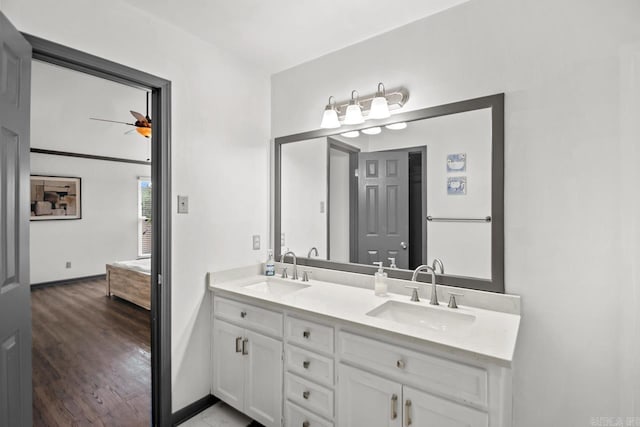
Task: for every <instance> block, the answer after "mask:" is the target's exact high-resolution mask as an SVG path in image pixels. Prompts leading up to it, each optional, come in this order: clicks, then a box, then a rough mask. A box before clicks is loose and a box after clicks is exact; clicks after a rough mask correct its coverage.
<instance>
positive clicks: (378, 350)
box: [338, 332, 488, 408]
mask: <svg viewBox="0 0 640 427" xmlns="http://www.w3.org/2000/svg"><path fill="white" fill-rule="evenodd" d="M338 345H339V352H340V357H341V359H342V360H343V361H349V362H350V363H351V364H354V365H358V366H361V367H363V368H365V369H369V370H374V371H378V372H380V373H382V374H386V375H388V376H390V377H392V378H394V379H396V380H398V381H400V382H402V383H403V384H413V385H415V386H416V387H418V388H420V389H423V390H426V391H430V392H433V393H435V394H439V395H444V396H448V397H452V398H454V399H457V400H462V401H463V402H466V403H472V404H476V405H479V406H482V407H485V408H486V407H487V381H488V379H487V371H486V370H484V369H481V368H477V367H474V366H469V365H464V364H461V363H457V362H452V361H449V360H445V359H441V358H439V357H435V356H431V355H428V354H424V353H419V352H416V351H413V350H408V349H405V348H402V347H398V346H395V345H391V344H387V343H384V342H380V341H376V340H373V339H371V338H366V337H362V336H360V335H355V334H351V333H349V332H340V335H339V337H338Z"/></svg>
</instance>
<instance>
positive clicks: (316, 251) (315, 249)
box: [307, 246, 320, 258]
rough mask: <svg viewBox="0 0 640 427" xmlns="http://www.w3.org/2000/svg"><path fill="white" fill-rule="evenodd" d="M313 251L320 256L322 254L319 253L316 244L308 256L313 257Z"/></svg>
mask: <svg viewBox="0 0 640 427" xmlns="http://www.w3.org/2000/svg"><path fill="white" fill-rule="evenodd" d="M313 252H315V253H316V256H320V254H319V253H318V248H316V247H315V246H314V247H312V248H311V249H309V253H308V254H307V258H311V255H312V254H313Z"/></svg>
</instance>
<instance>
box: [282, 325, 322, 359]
mask: <svg viewBox="0 0 640 427" xmlns="http://www.w3.org/2000/svg"><path fill="white" fill-rule="evenodd" d="M285 335H286V337H287V340H288V341H290V342H294V343H297V344H300V345H302V346H303V347H308V348H312V349H314V350H318V351H323V352H325V353H333V327H331V326H325V325H320V324H318V323H315V322H312V321H309V320H302V319H297V318H295V317H287V318H286V320H285Z"/></svg>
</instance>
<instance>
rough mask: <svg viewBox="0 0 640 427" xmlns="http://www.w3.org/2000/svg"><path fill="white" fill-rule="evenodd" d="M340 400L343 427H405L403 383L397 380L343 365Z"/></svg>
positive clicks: (341, 369)
mask: <svg viewBox="0 0 640 427" xmlns="http://www.w3.org/2000/svg"><path fill="white" fill-rule="evenodd" d="M337 401H338V424H337V425H339V426H340V427H402V386H401V385H400V384H398V383H396V382H393V381H389V380H386V379H384V378H380V377H378V376H376V375H372V374H369V373H367V372H364V371H361V370H359V369H355V368H352V367H349V366H345V365H342V364H340V365H339V368H338V399H337ZM414 425H416V426H417V425H418V424H414ZM420 425H422V426H426V424H420ZM438 427H441V426H438Z"/></svg>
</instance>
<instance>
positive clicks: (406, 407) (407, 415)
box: [404, 399, 413, 427]
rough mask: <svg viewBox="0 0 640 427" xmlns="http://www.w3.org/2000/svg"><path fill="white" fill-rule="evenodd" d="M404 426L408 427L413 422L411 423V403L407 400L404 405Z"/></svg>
mask: <svg viewBox="0 0 640 427" xmlns="http://www.w3.org/2000/svg"><path fill="white" fill-rule="evenodd" d="M404 414H405V424H406V426H407V427H409V426H410V425H411V424H412V423H413V421H411V401H410V400H409V399H407V401H406V402H405V403H404Z"/></svg>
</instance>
